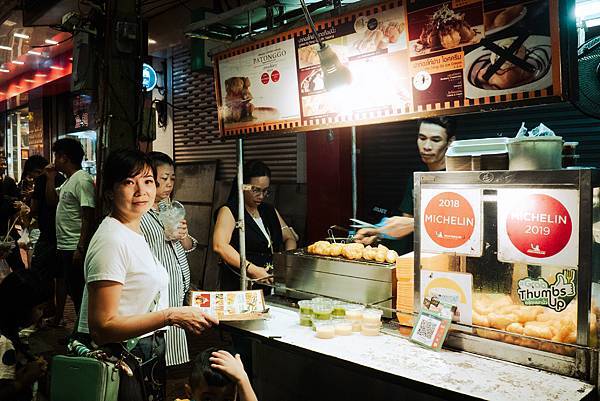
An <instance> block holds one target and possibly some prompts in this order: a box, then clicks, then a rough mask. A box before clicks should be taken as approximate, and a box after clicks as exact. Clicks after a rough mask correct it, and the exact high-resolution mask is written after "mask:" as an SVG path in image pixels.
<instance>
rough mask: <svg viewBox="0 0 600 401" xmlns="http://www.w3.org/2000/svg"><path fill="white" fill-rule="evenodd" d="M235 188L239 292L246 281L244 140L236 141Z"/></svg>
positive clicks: (245, 287) (244, 286)
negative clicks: (238, 248)
mask: <svg viewBox="0 0 600 401" xmlns="http://www.w3.org/2000/svg"><path fill="white" fill-rule="evenodd" d="M237 188H238V221H237V227H238V230H239V237H240V290H242V291H245V290H246V289H247V286H246V284H247V279H246V227H245V225H244V214H245V208H244V139H243V138H242V137H240V138H238V140H237Z"/></svg>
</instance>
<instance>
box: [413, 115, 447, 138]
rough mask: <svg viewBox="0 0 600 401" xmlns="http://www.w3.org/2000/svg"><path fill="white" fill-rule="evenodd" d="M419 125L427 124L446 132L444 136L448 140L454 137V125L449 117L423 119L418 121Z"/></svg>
mask: <svg viewBox="0 0 600 401" xmlns="http://www.w3.org/2000/svg"><path fill="white" fill-rule="evenodd" d="M419 123H420V124H423V123H427V124H433V125H438V126H440V127H442V128H444V129H445V130H446V135H447V136H448V139H450V138H452V137H453V136H456V123H455V122H454V120H453V119H452V118H449V117H428V118H423V119H421V120H420V121H419Z"/></svg>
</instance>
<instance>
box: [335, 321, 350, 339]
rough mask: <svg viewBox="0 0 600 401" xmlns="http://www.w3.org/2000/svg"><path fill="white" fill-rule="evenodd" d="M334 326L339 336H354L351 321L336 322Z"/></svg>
mask: <svg viewBox="0 0 600 401" xmlns="http://www.w3.org/2000/svg"><path fill="white" fill-rule="evenodd" d="M334 325H335V334H336V335H337V336H349V335H350V334H352V322H351V321H350V320H346V319H342V320H336V321H335V322H334Z"/></svg>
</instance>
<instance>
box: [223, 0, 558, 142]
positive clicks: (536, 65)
mask: <svg viewBox="0 0 600 401" xmlns="http://www.w3.org/2000/svg"><path fill="white" fill-rule="evenodd" d="M317 35H318V36H319V38H320V39H321V41H322V42H323V43H324V44H325V45H326V46H327V47H328V50H327V51H328V54H329V55H331V54H333V55H335V57H337V59H339V62H340V64H339V66H340V67H341V69H342V70H343V73H344V79H343V83H344V84H343V85H340V86H339V87H337V88H335V89H330V90H327V89H326V88H325V78H324V72H323V71H322V68H321V58H322V56H323V55H324V53H323V52H322V49H321V47H320V45H319V44H318V43H317V40H316V38H315V35H314V34H313V33H312V31H311V30H310V29H309V28H308V26H305V27H302V28H298V29H295V30H292V31H289V32H285V33H282V34H279V35H278V36H275V37H272V38H270V39H267V40H264V41H258V42H255V43H253V44H251V45H247V46H245V47H243V48H237V49H231V50H228V51H226V52H223V53H219V54H217V55H216V57H215V75H216V77H217V82H218V88H217V89H218V90H217V102H218V106H219V122H220V128H221V131H222V133H223V134H225V135H238V134H248V133H256V132H263V131H280V130H286V131H290V130H304V131H309V130H316V129H323V128H332V127H343V126H353V125H364V124H373V123H378V122H389V121H398V120H404V119H409V118H415V117H419V116H423V115H426V114H427V115H431V114H449V113H455V112H459V111H462V112H464V111H468V110H477V109H481V108H485V107H486V105H494V104H501V103H506V102H522V103H526V102H527V101H530V100H532V99H539V98H549V97H555V98H556V97H560V96H561V81H560V48H559V45H558V44H559V42H560V41H559V37H558V35H559V33H558V0H533V1H523V0H507V1H504V0H503V1H500V0H446V1H442V0H408V2H407V1H402V0H401V1H398V0H396V1H393V2H387V3H382V4H379V5H376V6H371V7H368V8H364V9H362V10H359V11H356V12H353V13H350V14H347V15H343V16H340V17H336V18H333V19H330V20H325V21H318V22H317Z"/></svg>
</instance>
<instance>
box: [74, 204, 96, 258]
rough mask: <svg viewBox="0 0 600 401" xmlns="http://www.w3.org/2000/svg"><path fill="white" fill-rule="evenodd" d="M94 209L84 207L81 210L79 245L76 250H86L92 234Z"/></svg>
mask: <svg viewBox="0 0 600 401" xmlns="http://www.w3.org/2000/svg"><path fill="white" fill-rule="evenodd" d="M95 210H96V209H95V208H93V207H88V206H84V207H82V208H81V235H80V237H79V243H78V244H77V249H87V246H88V244H89V243H90V240H91V239H92V234H93V233H94V217H95Z"/></svg>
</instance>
